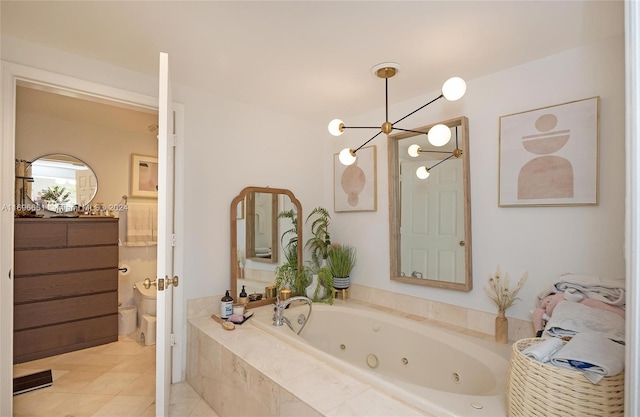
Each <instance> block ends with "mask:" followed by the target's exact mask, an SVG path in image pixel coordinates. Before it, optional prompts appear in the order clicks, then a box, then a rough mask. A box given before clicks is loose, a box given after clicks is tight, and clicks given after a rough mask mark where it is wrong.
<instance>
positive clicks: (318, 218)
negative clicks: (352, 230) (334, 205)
mask: <svg viewBox="0 0 640 417" xmlns="http://www.w3.org/2000/svg"><path fill="white" fill-rule="evenodd" d="M309 220H312V222H311V237H310V238H309V240H307V243H306V244H305V248H307V249H309V251H310V252H311V263H312V266H313V267H314V268H315V269H319V268H320V266H321V265H322V264H323V263H324V262H323V261H324V260H326V259H327V252H328V250H329V245H331V236H330V235H329V223H330V221H331V216H330V215H329V212H328V211H327V209H325V208H323V207H316V208H315V209H313V211H311V213H309V216H307V220H306V222H307V223H308V222H309Z"/></svg>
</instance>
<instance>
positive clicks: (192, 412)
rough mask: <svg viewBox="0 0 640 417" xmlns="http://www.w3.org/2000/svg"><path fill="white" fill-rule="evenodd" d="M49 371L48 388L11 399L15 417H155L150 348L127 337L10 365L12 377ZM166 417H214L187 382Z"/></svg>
mask: <svg viewBox="0 0 640 417" xmlns="http://www.w3.org/2000/svg"><path fill="white" fill-rule="evenodd" d="M47 369H51V370H52V374H53V385H52V386H51V387H47V388H41V389H38V390H35V391H31V392H28V393H24V394H20V395H17V396H15V397H13V415H14V416H15V417H45V416H46V417H85V416H86V417H89V416H95V417H120V416H126V417H138V416H140V417H147V416H148V417H153V416H155V370H156V361H155V346H145V345H144V343H142V342H139V341H137V340H136V338H135V334H133V335H130V336H120V337H119V340H118V341H117V342H114V343H109V344H106V345H102V346H96V347H93V348H89V349H84V350H79V351H76V352H70V353H64V354H61V355H57V356H52V357H49V358H44V359H38V360H35V361H31V362H25V363H21V364H17V365H14V367H13V372H14V376H16V377H17V376H22V375H27V374H31V373H34V372H38V371H42V370H47ZM169 415H170V416H171V417H218V415H217V414H216V413H215V411H213V410H212V409H211V407H209V405H208V404H207V403H206V402H205V401H204V400H202V399H201V398H200V397H199V396H198V394H197V393H196V392H195V391H194V390H193V388H191V386H190V385H189V384H188V383H186V382H181V383H178V384H175V385H173V386H172V387H171V399H170V408H169Z"/></svg>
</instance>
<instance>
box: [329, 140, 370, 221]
mask: <svg viewBox="0 0 640 417" xmlns="http://www.w3.org/2000/svg"><path fill="white" fill-rule="evenodd" d="M338 155H339V154H334V156H333V210H334V211H336V212H345V211H376V210H377V190H376V188H377V184H376V182H377V180H376V146H375V145H372V146H367V147H365V148H362V149H360V150H359V151H358V152H357V158H356V161H355V162H354V163H353V164H352V165H349V166H345V165H342V163H341V162H340V160H339V159H338Z"/></svg>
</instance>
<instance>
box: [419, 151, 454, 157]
mask: <svg viewBox="0 0 640 417" xmlns="http://www.w3.org/2000/svg"><path fill="white" fill-rule="evenodd" d="M420 153H440V154H446V155H449V154H450V153H451V152H447V151H427V150H424V149H420ZM451 156H453V155H451ZM447 159H449V158H447Z"/></svg>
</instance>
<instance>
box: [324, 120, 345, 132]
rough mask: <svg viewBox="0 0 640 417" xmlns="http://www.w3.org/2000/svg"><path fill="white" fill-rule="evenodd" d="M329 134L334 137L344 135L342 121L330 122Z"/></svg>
mask: <svg viewBox="0 0 640 417" xmlns="http://www.w3.org/2000/svg"><path fill="white" fill-rule="evenodd" d="M327 128H328V129H329V133H331V134H332V135H333V136H340V135H342V134H343V133H344V122H343V121H342V120H340V119H333V120H332V121H330V122H329V126H328V127H327Z"/></svg>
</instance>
